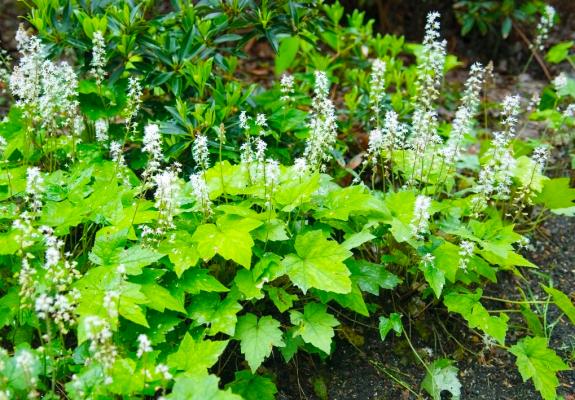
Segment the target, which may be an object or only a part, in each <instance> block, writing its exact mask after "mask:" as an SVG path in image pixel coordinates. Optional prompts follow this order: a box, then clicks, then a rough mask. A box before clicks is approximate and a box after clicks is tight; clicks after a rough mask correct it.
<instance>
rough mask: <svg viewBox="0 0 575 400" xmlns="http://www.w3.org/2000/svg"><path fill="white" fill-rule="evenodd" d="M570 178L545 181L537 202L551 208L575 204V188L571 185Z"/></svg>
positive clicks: (567, 206) (536, 199)
mask: <svg viewBox="0 0 575 400" xmlns="http://www.w3.org/2000/svg"><path fill="white" fill-rule="evenodd" d="M569 182H570V180H569V178H555V179H550V180H548V181H545V183H544V185H543V190H542V191H541V193H539V195H538V196H537V197H536V198H535V202H536V203H538V204H543V205H544V206H545V207H547V208H549V209H550V210H555V209H560V208H569V207H573V206H575V189H573V188H571V187H569Z"/></svg>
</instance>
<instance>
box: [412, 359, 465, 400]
mask: <svg viewBox="0 0 575 400" xmlns="http://www.w3.org/2000/svg"><path fill="white" fill-rule="evenodd" d="M457 372H458V369H457V367H455V366H454V365H453V362H452V361H451V360H448V359H445V358H442V359H439V360H435V361H434V362H433V363H432V364H431V365H430V366H429V367H428V371H427V374H426V375H425V378H424V379H423V382H422V383H421V386H422V387H423V388H424V389H425V390H426V391H427V393H429V394H430V395H431V396H432V397H433V400H441V399H442V397H441V392H442V391H444V390H447V391H448V392H449V393H451V396H452V397H451V398H452V399H453V400H459V399H460V398H461V382H459V378H458V377H457Z"/></svg>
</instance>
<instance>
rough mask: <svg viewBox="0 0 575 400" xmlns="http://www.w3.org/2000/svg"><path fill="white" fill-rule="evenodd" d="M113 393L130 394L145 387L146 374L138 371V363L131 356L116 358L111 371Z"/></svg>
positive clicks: (111, 389)
mask: <svg viewBox="0 0 575 400" xmlns="http://www.w3.org/2000/svg"><path fill="white" fill-rule="evenodd" d="M110 376H112V384H111V385H110V386H109V387H110V391H111V392H112V393H116V394H121V395H126V396H127V395H130V394H133V393H137V392H140V391H141V390H142V389H144V375H143V374H138V373H136V363H135V362H134V360H131V359H129V358H121V359H119V360H116V362H115V363H114V365H113V366H112V370H111V371H110Z"/></svg>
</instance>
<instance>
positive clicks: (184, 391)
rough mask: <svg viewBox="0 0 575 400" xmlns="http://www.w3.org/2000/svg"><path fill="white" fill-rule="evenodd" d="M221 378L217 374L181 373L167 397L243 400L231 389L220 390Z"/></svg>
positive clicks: (179, 399) (178, 399)
mask: <svg viewBox="0 0 575 400" xmlns="http://www.w3.org/2000/svg"><path fill="white" fill-rule="evenodd" d="M218 382H219V378H218V377H217V376H215V375H208V374H198V375H191V376H190V375H185V374H184V375H180V376H178V377H177V378H176V380H175V383H174V388H173V389H172V393H170V394H169V395H168V396H166V398H168V399H172V400H243V399H242V397H241V396H238V395H237V394H233V393H232V392H231V391H230V389H227V390H220V389H219V387H218Z"/></svg>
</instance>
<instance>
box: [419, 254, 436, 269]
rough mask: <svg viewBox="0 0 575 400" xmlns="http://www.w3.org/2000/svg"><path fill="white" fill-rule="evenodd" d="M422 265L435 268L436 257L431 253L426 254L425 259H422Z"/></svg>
mask: <svg viewBox="0 0 575 400" xmlns="http://www.w3.org/2000/svg"><path fill="white" fill-rule="evenodd" d="M421 263H422V264H423V265H424V266H426V267H430V266H433V264H434V263H435V256H434V255H433V254H431V253H425V254H424V255H423V257H421Z"/></svg>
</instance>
